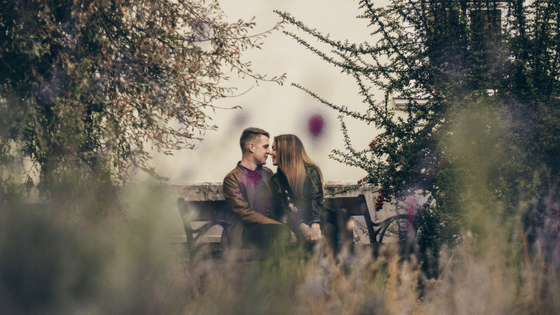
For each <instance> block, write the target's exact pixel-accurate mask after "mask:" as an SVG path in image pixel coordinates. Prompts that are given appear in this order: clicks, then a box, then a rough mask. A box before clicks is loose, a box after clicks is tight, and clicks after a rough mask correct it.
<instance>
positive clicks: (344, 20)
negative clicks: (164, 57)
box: [134, 0, 388, 184]
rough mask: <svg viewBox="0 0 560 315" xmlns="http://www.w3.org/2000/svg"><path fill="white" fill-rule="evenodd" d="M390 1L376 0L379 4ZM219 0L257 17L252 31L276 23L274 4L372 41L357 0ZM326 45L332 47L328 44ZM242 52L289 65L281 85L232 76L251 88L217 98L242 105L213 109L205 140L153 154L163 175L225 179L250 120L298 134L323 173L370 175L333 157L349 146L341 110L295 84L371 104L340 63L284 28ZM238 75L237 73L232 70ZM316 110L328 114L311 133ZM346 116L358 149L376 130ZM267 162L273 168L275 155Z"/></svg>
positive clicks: (280, 67)
mask: <svg viewBox="0 0 560 315" xmlns="http://www.w3.org/2000/svg"><path fill="white" fill-rule="evenodd" d="M387 2H388V1H387V0H383V1H379V3H378V5H384V4H386V3H387ZM220 3H221V6H222V8H223V10H224V12H226V15H227V16H228V18H227V20H228V21H231V22H235V21H237V20H238V19H240V18H241V19H243V20H246V21H249V20H250V19H251V18H252V17H255V22H256V23H257V26H256V28H255V29H254V33H260V32H262V31H265V30H267V29H270V28H271V27H273V26H274V25H275V23H276V22H278V21H279V20H280V17H279V16H278V15H277V14H275V13H274V12H273V10H280V11H286V12H289V13H290V14H292V15H293V16H294V17H295V18H296V19H298V20H301V21H303V22H304V23H305V24H307V25H308V26H309V27H311V28H316V29H318V30H320V31H322V32H323V33H324V34H327V33H328V34H330V37H331V38H332V39H337V40H338V39H339V40H345V39H348V40H349V41H350V42H356V43H359V42H363V41H368V42H374V40H373V39H372V38H371V36H370V35H369V32H370V31H371V30H368V29H367V28H366V27H367V23H368V21H367V20H363V19H357V18H356V16H357V15H359V14H361V13H362V12H361V11H359V9H358V1H351V0H306V1H264V0H235V1H234V0H221V1H220ZM285 29H286V30H288V31H290V32H295V33H297V34H302V32H299V31H297V30H296V29H295V28H294V27H293V26H286V28H285ZM311 42H313V41H312V40H310V43H311ZM321 47H323V46H321ZM323 48H325V49H326V50H327V51H329V49H328V47H323ZM244 58H245V60H247V61H251V62H252V64H253V70H254V72H256V73H260V74H267V75H268V77H273V76H276V75H281V74H283V73H286V74H287V80H286V82H285V84H284V86H279V85H277V84H275V83H264V82H263V83H260V84H259V86H256V84H255V82H254V80H249V79H246V80H238V79H235V80H232V81H231V84H232V85H235V86H237V87H238V88H239V89H238V91H239V93H240V94H241V93H243V92H245V91H248V92H246V93H244V94H242V95H240V96H237V97H232V98H227V99H224V100H221V101H220V102H217V103H216V104H215V105H217V106H219V107H229V108H231V107H236V106H240V107H241V108H242V109H231V110H217V111H216V113H215V114H214V113H210V114H211V116H212V118H213V122H214V123H215V124H216V125H217V126H218V130H217V131H209V132H206V134H205V135H204V141H203V142H201V143H199V144H198V145H197V148H196V149H195V150H183V151H180V152H176V153H175V154H174V156H165V155H163V154H157V153H156V154H154V160H153V163H152V165H153V166H154V167H155V169H156V171H157V172H158V173H159V174H160V175H162V176H165V177H168V178H169V179H170V181H169V184H188V183H197V182H221V181H222V179H223V177H224V176H225V174H227V173H228V172H229V171H230V170H231V169H233V168H234V166H235V165H236V163H237V161H239V160H240V158H241V151H240V149H239V144H238V142H239V136H240V135H241V132H242V131H243V129H245V128H246V127H250V126H254V127H259V128H263V129H265V130H267V131H268V132H270V133H271V136H272V137H274V136H275V135H278V134H282V133H293V134H296V135H298V136H299V137H300V138H301V139H302V141H303V143H304V145H305V147H306V150H307V153H308V154H309V156H310V157H311V158H312V159H313V160H314V161H315V162H316V163H317V164H318V165H319V166H320V167H321V169H322V171H323V174H324V178H325V180H326V181H348V182H352V183H355V182H356V181H357V180H358V179H360V178H362V177H364V176H365V175H366V174H365V172H364V171H363V170H361V169H358V168H354V167H349V166H346V165H344V164H341V163H339V162H336V161H334V160H332V159H329V158H328V155H329V154H330V153H331V151H332V150H333V149H344V142H343V136H342V132H341V131H340V123H339V120H338V119H337V116H338V115H339V114H338V112H336V111H335V110H333V109H330V108H328V107H327V106H325V105H323V104H321V103H319V102H318V101H316V100H315V99H313V98H312V97H311V96H309V95H307V94H306V93H305V92H303V91H301V90H299V89H297V88H296V87H293V86H291V83H298V84H300V85H302V86H304V87H306V88H308V89H310V90H312V91H314V92H316V93H317V94H319V95H320V96H321V97H322V98H323V99H326V100H328V101H330V102H333V103H335V104H337V105H345V106H348V107H349V108H350V109H352V110H362V111H365V110H366V109H367V105H366V104H364V103H362V98H361V97H359V95H358V90H357V87H356V84H355V82H354V80H353V79H352V78H351V77H349V76H347V75H344V74H341V73H340V69H337V68H334V67H333V66H331V65H329V64H327V63H326V62H324V61H323V60H321V59H320V58H319V57H318V56H316V55H314V54H313V53H312V52H311V51H309V50H306V49H305V48H304V47H303V46H301V45H299V44H298V43H297V42H296V41H295V40H293V39H291V38H290V37H288V36H286V35H284V34H283V33H281V32H280V31H275V32H273V33H272V34H270V35H269V36H268V37H267V38H265V43H264V45H263V46H262V50H252V51H249V52H245V54H244ZM234 76H235V75H234V73H232V78H233V77H234ZM378 95H379V99H382V98H383V93H382V92H380V93H379V94H378ZM314 115H321V116H322V118H323V120H324V126H323V129H322V131H321V133H320V134H319V135H318V136H313V135H312V134H311V132H310V131H309V130H308V120H309V118H311V117H312V116H314ZM345 121H346V123H347V125H348V128H349V132H350V136H351V139H352V140H353V141H354V144H355V146H356V147H357V148H359V149H362V148H366V147H367V145H368V144H369V142H370V141H371V140H372V139H373V138H374V137H375V136H376V134H377V132H376V130H375V129H374V127H373V126H368V125H367V124H365V123H362V122H358V121H356V120H353V119H350V118H346V120H345ZM268 166H269V167H271V168H272V169H273V170H275V168H274V167H272V163H271V161H270V160H269V163H268ZM134 179H135V180H134V181H136V182H145V181H150V179H149V177H148V176H147V175H145V174H140V173H139V174H136V176H135V177H134Z"/></svg>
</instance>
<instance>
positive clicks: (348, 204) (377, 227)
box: [324, 194, 412, 244]
mask: <svg viewBox="0 0 560 315" xmlns="http://www.w3.org/2000/svg"><path fill="white" fill-rule="evenodd" d="M324 200H325V207H326V208H328V209H330V210H331V211H334V212H335V213H336V218H337V220H338V221H339V222H338V225H339V226H340V227H342V229H344V228H345V227H346V224H344V225H342V223H347V222H348V220H349V219H350V217H352V216H363V218H364V221H365V223H366V228H367V231H368V236H369V243H370V244H381V243H383V238H384V237H385V233H386V232H387V229H388V228H389V226H390V225H391V223H399V222H400V221H401V220H407V221H409V222H410V223H412V218H411V217H410V216H409V215H406V214H397V215H394V216H391V217H389V218H387V219H385V220H383V221H381V222H373V220H372V219H371V215H370V213H369V209H368V206H367V202H366V197H365V196H364V195H363V194H360V195H358V196H357V197H332V198H328V197H327V198H325V199H324ZM341 221H342V222H341ZM342 233H345V232H344V231H342ZM346 233H348V234H351V233H352V231H346ZM350 237H351V236H350Z"/></svg>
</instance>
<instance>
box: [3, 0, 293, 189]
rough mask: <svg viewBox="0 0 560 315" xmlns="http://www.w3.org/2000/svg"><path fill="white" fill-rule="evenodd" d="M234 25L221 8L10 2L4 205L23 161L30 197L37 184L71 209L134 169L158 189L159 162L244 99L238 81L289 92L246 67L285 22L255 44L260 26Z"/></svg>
mask: <svg viewBox="0 0 560 315" xmlns="http://www.w3.org/2000/svg"><path fill="white" fill-rule="evenodd" d="M223 18H224V16H223V12H222V11H221V9H220V7H219V5H218V2H217V1H202V0H179V1H171V0H164V1H151V0H146V1H144V0H143V1H130V0H89V1H64V0H44V1H37V0H25V1H10V0H2V1H0V173H1V174H0V198H2V199H4V198H6V195H7V194H9V193H10V192H11V191H14V186H13V185H12V184H14V182H16V183H17V182H19V183H21V182H22V181H21V180H20V179H19V178H17V177H18V176H19V174H15V175H14V174H13V173H11V172H10V167H13V166H14V165H15V166H16V168H18V167H20V168H21V165H22V163H23V161H24V160H27V161H29V160H30V161H31V163H30V164H31V166H28V165H27V164H25V165H26V169H25V170H24V172H25V173H26V174H24V178H23V182H24V183H26V184H25V187H27V188H30V187H32V186H33V185H34V184H37V183H34V182H33V178H38V179H39V183H38V184H39V188H40V189H41V190H42V191H43V192H46V193H47V194H48V193H51V192H52V191H53V190H57V191H63V192H64V195H65V197H66V198H68V197H71V198H78V197H79V195H80V194H81V193H82V192H83V190H81V187H80V183H81V180H82V179H84V178H85V181H84V182H87V181H89V180H90V179H93V180H94V181H102V182H111V181H113V182H122V181H124V180H125V179H126V176H127V174H128V172H129V169H130V168H131V167H132V168H134V169H141V170H144V171H146V172H148V173H150V174H152V175H154V176H156V177H157V174H155V172H154V170H153V168H151V167H150V166H149V163H148V161H149V158H150V156H149V152H150V151H153V150H157V151H162V152H164V153H165V154H171V153H172V151H173V150H180V149H185V148H186V149H190V148H192V147H193V146H194V144H195V143H196V141H198V140H201V137H202V136H203V133H204V131H205V130H212V129H215V128H217V127H216V126H214V125H212V123H211V117H210V116H208V115H209V114H210V113H209V111H212V110H214V107H213V105H212V104H213V102H214V101H215V100H216V99H220V98H224V97H227V96H231V95H232V94H233V92H234V90H235V88H233V87H227V86H225V85H224V82H225V81H226V80H228V77H229V75H235V76H241V77H247V78H251V79H254V80H256V81H273V82H277V83H279V84H282V82H283V79H284V76H281V77H274V78H270V79H268V78H266V77H264V76H261V75H259V74H255V73H253V72H252V71H251V68H250V62H248V61H243V60H242V59H241V56H242V54H243V52H244V51H246V50H247V49H251V48H259V45H261V44H262V40H263V38H264V37H265V36H266V35H267V34H268V33H269V32H270V31H272V30H274V29H277V28H279V27H281V24H282V22H280V23H278V24H277V25H276V26H274V28H273V29H271V30H269V31H267V32H264V33H261V34H256V35H254V34H250V33H249V31H250V30H251V29H252V28H253V27H254V25H255V23H254V22H253V21H250V22H244V21H242V20H239V21H238V22H235V23H228V22H226V21H224V19H223ZM33 172H37V173H38V174H37V175H38V176H33V174H32V173H33ZM11 176H14V178H11ZM10 185H12V186H10ZM74 188H76V189H74Z"/></svg>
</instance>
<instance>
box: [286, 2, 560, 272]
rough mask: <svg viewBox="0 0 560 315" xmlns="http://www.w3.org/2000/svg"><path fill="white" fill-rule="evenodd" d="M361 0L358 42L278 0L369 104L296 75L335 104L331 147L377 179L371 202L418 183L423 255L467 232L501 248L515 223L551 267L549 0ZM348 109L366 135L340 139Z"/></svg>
mask: <svg viewBox="0 0 560 315" xmlns="http://www.w3.org/2000/svg"><path fill="white" fill-rule="evenodd" d="M360 10H361V15H360V16H359V17H358V18H360V19H365V20H366V21H367V22H368V31H369V32H370V34H371V35H372V42H369V43H368V42H364V43H351V42H349V41H348V40H346V41H344V40H336V39H332V38H330V36H329V35H324V33H321V32H320V31H318V30H316V29H314V28H313V26H310V25H306V24H304V23H303V22H300V21H298V20H296V18H295V17H293V16H291V15H290V14H289V13H283V12H277V13H278V14H279V15H280V16H282V17H283V18H285V19H287V20H288V21H289V23H290V24H292V25H293V26H295V27H297V29H298V33H294V32H288V31H285V33H286V34H287V35H289V36H291V37H293V38H294V39H295V40H296V41H298V42H299V43H300V44H302V45H304V46H305V47H307V48H308V49H309V50H311V51H312V52H313V53H315V54H317V55H318V56H319V57H320V58H322V59H323V60H325V61H326V62H327V63H328V64H330V65H332V66H335V67H338V68H340V69H341V72H342V73H344V74H346V75H349V76H351V77H353V78H354V79H355V81H356V84H357V90H358V93H359V94H360V95H361V96H362V97H363V103H365V105H366V106H367V109H365V110H359V109H358V110H356V108H359V107H358V106H354V105H353V106H351V107H350V106H344V105H339V104H332V103H331V102H329V101H328V100H325V99H322V98H321V97H320V95H318V94H316V93H315V92H314V91H310V90H308V89H306V88H305V87H302V86H299V85H296V86H297V87H298V88H300V89H302V90H304V91H305V92H307V93H308V94H310V95H311V96H313V97H314V98H316V99H317V100H318V101H320V102H322V103H324V104H325V105H327V106H329V107H331V108H333V109H335V110H338V111H339V112H340V113H341V121H342V131H343V133H344V135H345V141H346V150H344V151H334V152H333V154H332V156H331V157H332V158H334V159H335V160H338V161H340V162H342V163H345V164H348V165H351V166H356V167H359V168H362V169H363V170H364V171H365V172H366V173H367V177H366V178H364V179H363V180H360V181H359V182H358V184H361V183H362V182H363V183H364V184H371V185H376V186H377V187H379V188H380V192H382V191H383V192H387V193H386V194H384V196H381V197H379V198H378V200H377V203H378V204H376V207H375V208H376V209H377V208H380V207H381V206H382V205H383V203H384V202H387V201H390V198H387V197H386V196H391V197H393V198H396V201H397V204H399V203H401V204H404V202H405V200H406V199H407V197H409V196H411V195H415V194H423V195H424V196H425V198H426V200H427V201H426V202H425V204H424V205H423V206H422V207H421V208H420V209H417V212H416V214H417V215H416V229H417V239H416V241H417V243H418V248H419V249H420V254H421V255H423V256H424V258H425V262H426V266H429V265H432V266H433V263H434V262H435V261H437V256H438V255H439V251H440V249H441V246H442V245H443V244H448V245H451V246H454V245H456V244H458V243H459V242H460V241H461V239H462V238H463V237H464V236H465V235H466V234H467V232H468V233H473V235H475V237H476V239H477V240H478V241H477V242H476V247H477V248H478V251H479V253H489V252H504V251H507V250H509V249H510V248H509V247H508V245H507V244H510V243H509V241H512V240H514V239H516V235H518V233H522V234H526V236H527V237H528V239H529V241H530V244H537V243H539V244H540V246H542V248H544V249H546V250H545V251H546V257H547V261H549V262H554V263H555V265H556V266H557V267H560V256H559V255H558V252H559V249H560V248H559V244H558V241H559V239H558V233H559V232H558V231H559V221H560V212H559V207H558V205H559V201H560V199H559V197H560V190H559V186H558V184H559V183H560V160H559V159H560V147H559V142H560V120H559V117H560V94H559V91H560V23H559V22H560V21H559V14H560V13H559V12H560V2H558V1H555V0H539V1H527V2H524V1H467V0H441V1H440V0H438V1H419V0H395V1H390V3H389V4H388V5H387V6H384V7H379V5H375V3H374V1H370V0H362V1H360ZM325 47H326V48H325ZM379 95H383V97H379ZM394 99H396V100H397V101H400V102H401V103H405V105H404V106H403V107H402V108H400V109H399V108H396V107H395V106H392V104H391V103H392V102H393V100H394ZM347 117H350V118H352V119H357V120H361V121H364V122H366V123H367V124H371V125H372V126H373V128H372V135H371V136H370V137H371V138H370V139H373V140H372V141H371V143H370V144H369V147H366V148H355V147H354V146H353V145H352V139H351V138H350V136H349V133H348V130H347V126H346V124H345V123H344V121H345V120H346V119H345V118H347ZM360 136H361V135H360ZM521 226H523V227H524V229H523V230H522V231H521V230H520V227H521ZM537 240H539V242H537ZM508 248H509V249H508ZM428 261H431V262H432V263H428ZM436 265H437V264H436ZM425 271H426V272H427V273H428V274H430V275H431V276H433V277H437V270H436V269H435V268H432V267H426V268H425Z"/></svg>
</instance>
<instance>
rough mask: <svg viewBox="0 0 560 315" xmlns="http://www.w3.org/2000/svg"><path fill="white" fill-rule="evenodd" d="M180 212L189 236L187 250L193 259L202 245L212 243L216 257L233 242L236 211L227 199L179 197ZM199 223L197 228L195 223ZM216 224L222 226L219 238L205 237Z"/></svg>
mask: <svg viewBox="0 0 560 315" xmlns="http://www.w3.org/2000/svg"><path fill="white" fill-rule="evenodd" d="M177 206H178V208H179V214H180V215H181V219H182V220H183V226H184V228H185V234H186V236H187V243H186V247H187V251H188V254H189V256H190V258H191V259H192V258H193V257H194V256H195V255H196V253H197V252H198V251H199V250H200V249H201V248H202V246H205V245H210V246H211V247H212V248H211V249H212V254H213V256H214V257H216V256H219V255H220V254H221V250H222V249H223V247H224V246H226V247H227V246H230V245H231V242H232V225H233V221H234V216H235V213H233V211H232V210H231V208H230V207H229V205H228V204H227V202H226V201H225V200H209V201H185V199H183V198H179V199H177ZM195 224H197V225H198V227H197V228H193V225H195ZM214 226H221V227H222V234H221V236H220V237H219V238H216V237H214V238H213V239H210V240H209V239H204V238H206V237H207V236H208V232H209V231H210V229H211V228H212V227H214Z"/></svg>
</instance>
